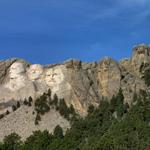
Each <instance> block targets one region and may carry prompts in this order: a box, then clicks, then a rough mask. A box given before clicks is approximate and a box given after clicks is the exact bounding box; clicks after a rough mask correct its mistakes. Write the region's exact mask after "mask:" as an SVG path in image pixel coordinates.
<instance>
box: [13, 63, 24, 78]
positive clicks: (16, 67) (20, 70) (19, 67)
mask: <svg viewBox="0 0 150 150" xmlns="http://www.w3.org/2000/svg"><path fill="white" fill-rule="evenodd" d="M24 73H25V67H24V65H23V64H22V63H20V62H15V63H13V64H12V65H11V67H10V78H11V79H14V78H17V77H19V76H21V75H23V74H24Z"/></svg>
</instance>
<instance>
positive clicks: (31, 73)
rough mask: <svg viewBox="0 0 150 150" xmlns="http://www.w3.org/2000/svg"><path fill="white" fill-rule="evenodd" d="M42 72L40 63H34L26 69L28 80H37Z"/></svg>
mask: <svg viewBox="0 0 150 150" xmlns="http://www.w3.org/2000/svg"><path fill="white" fill-rule="evenodd" d="M42 73H43V67H42V66H41V65H38V64H35V65H31V66H30V68H29V70H28V77H29V79H30V80H37V79H39V78H40V76H41V75H42Z"/></svg>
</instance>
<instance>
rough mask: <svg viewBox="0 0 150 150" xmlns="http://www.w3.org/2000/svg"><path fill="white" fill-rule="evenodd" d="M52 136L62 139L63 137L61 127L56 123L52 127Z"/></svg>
mask: <svg viewBox="0 0 150 150" xmlns="http://www.w3.org/2000/svg"><path fill="white" fill-rule="evenodd" d="M54 137H56V138H58V139H59V138H60V139H62V138H63V137H64V135H63V130H62V128H61V127H60V126H59V125H58V126H56V127H55V129H54Z"/></svg>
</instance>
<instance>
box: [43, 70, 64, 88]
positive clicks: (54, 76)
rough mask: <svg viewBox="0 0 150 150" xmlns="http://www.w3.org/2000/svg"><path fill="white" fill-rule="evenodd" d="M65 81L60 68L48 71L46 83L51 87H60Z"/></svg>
mask: <svg viewBox="0 0 150 150" xmlns="http://www.w3.org/2000/svg"><path fill="white" fill-rule="evenodd" d="M63 80H64V74H63V73H62V70H61V69H60V68H50V69H47V71H46V74H45V81H46V83H47V85H49V86H55V85H59V84H60V83H61V82H62V81H63Z"/></svg>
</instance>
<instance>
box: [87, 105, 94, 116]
mask: <svg viewBox="0 0 150 150" xmlns="http://www.w3.org/2000/svg"><path fill="white" fill-rule="evenodd" d="M93 111H94V106H93V105H90V106H89V107H88V114H91V113H92V112H93Z"/></svg>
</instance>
